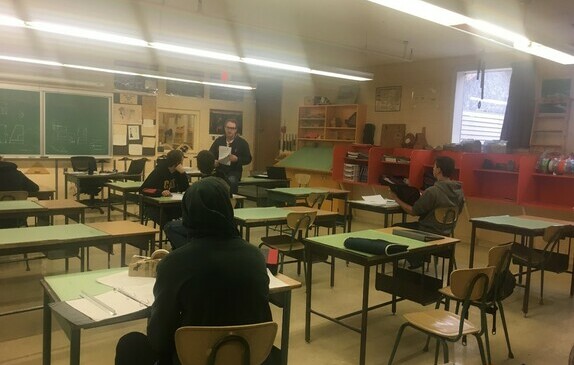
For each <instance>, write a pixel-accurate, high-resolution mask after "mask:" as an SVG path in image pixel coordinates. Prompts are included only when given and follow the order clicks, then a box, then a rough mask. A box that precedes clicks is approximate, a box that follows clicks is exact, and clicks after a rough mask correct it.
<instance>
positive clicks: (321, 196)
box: [305, 193, 328, 236]
mask: <svg viewBox="0 0 574 365" xmlns="http://www.w3.org/2000/svg"><path fill="white" fill-rule="evenodd" d="M327 195H328V194H327V193H311V194H309V195H308V196H307V198H306V199H305V205H306V206H307V207H309V208H313V209H317V210H319V209H321V206H322V205H323V202H324V201H325V199H327ZM319 226H320V225H319V224H317V223H314V225H313V228H315V236H317V234H318V233H319Z"/></svg>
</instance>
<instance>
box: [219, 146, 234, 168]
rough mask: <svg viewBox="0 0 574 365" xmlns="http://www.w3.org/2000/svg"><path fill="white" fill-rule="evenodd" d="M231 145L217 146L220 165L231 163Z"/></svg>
mask: <svg viewBox="0 0 574 365" xmlns="http://www.w3.org/2000/svg"><path fill="white" fill-rule="evenodd" d="M230 158H231V147H227V146H219V158H218V160H219V163H220V164H222V165H231V160H230Z"/></svg>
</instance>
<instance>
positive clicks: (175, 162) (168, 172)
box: [139, 150, 189, 228]
mask: <svg viewBox="0 0 574 365" xmlns="http://www.w3.org/2000/svg"><path fill="white" fill-rule="evenodd" d="M188 187H189V181H188V180H187V175H186V174H185V170H184V169H183V152H181V151H179V150H172V151H169V152H168V154H167V157H166V159H165V161H162V162H158V164H157V166H156V167H155V169H154V170H153V171H152V172H151V173H150V174H149V175H148V177H147V178H146V179H145V181H144V182H143V183H142V185H141V187H140V189H139V192H140V193H141V194H143V195H149V196H170V195H171V193H176V192H177V193H182V192H184V191H185V190H187V188H188ZM163 212H164V216H163V218H164V219H163V222H160V221H159V208H156V207H149V206H148V207H146V211H145V215H146V216H147V217H148V218H149V219H151V220H153V221H154V222H155V223H157V224H159V226H160V228H161V227H163V225H164V224H165V223H166V222H169V221H170V220H172V219H177V218H179V217H181V209H180V207H179V206H178V207H173V208H168V209H164V211H163Z"/></svg>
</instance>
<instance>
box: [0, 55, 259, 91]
mask: <svg viewBox="0 0 574 365" xmlns="http://www.w3.org/2000/svg"><path fill="white" fill-rule="evenodd" d="M2 60H4V61H12V62H21V63H31V64H38V65H45V66H56V67H64V68H72V69H77V70H85V71H93V72H104V73H110V74H116V75H130V76H141V77H145V78H151V79H158V80H172V81H179V82H186V83H193V84H203V85H211V86H219V87H225V88H230V89H239V90H254V89H255V88H254V87H251V86H245V85H234V84H224V83H217V82H209V81H200V80H190V79H182V78H176V77H169V76H160V75H152V74H142V73H138V72H129V71H122V70H113V69H109V68H101V67H91V66H82V65H74V64H68V63H60V62H54V61H44V60H37V59H33V58H23V57H12V56H6V55H0V61H2Z"/></svg>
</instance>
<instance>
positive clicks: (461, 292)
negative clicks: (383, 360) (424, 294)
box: [389, 267, 495, 365]
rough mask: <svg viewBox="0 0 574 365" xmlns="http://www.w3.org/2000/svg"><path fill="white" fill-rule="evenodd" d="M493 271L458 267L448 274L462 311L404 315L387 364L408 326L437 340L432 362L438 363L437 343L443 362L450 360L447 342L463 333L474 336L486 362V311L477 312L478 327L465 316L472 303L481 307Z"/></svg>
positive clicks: (458, 337) (458, 338)
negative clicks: (484, 338)
mask: <svg viewBox="0 0 574 365" xmlns="http://www.w3.org/2000/svg"><path fill="white" fill-rule="evenodd" d="M494 270H495V268H494V267H486V268H472V269H460V270H455V271H453V272H452V273H451V274H450V282H451V289H452V292H453V294H454V295H456V296H457V297H460V298H463V306H462V312H461V314H460V315H457V314H455V313H452V312H449V311H446V310H441V309H433V310H428V311H424V312H415V313H407V314H405V315H404V317H405V319H406V320H407V322H406V323H404V324H403V325H402V326H401V328H400V329H399V332H398V333H397V338H396V340H395V345H394V347H393V351H392V353H391V357H390V359H389V365H391V364H392V363H393V359H394V358H395V354H396V352H397V349H398V347H399V342H400V340H401V336H402V334H403V331H404V330H405V328H407V327H412V328H414V329H416V330H419V331H421V332H424V333H425V334H427V335H429V336H430V337H433V338H435V339H436V348H435V365H436V364H437V363H438V352H439V347H440V345H442V347H443V357H444V362H445V363H447V362H448V361H449V360H448V346H447V341H448V342H457V341H458V340H460V339H461V338H462V337H463V336H464V335H473V336H474V337H475V338H476V341H477V343H478V349H479V351H480V358H481V360H482V364H483V365H486V357H485V354H484V346H483V344H482V339H481V336H482V335H483V334H485V333H486V331H487V328H486V311H485V310H481V312H480V313H481V315H480V325H479V326H476V325H474V324H473V323H471V322H470V321H468V320H466V319H465V318H467V313H468V310H469V307H470V305H471V303H473V302H474V303H480V306H481V307H484V306H485V300H486V297H487V294H488V291H489V288H490V287H489V284H490V283H491V282H492V277H493V275H494Z"/></svg>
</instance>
